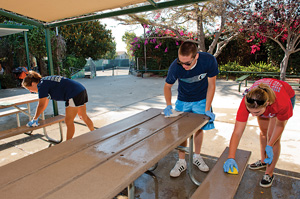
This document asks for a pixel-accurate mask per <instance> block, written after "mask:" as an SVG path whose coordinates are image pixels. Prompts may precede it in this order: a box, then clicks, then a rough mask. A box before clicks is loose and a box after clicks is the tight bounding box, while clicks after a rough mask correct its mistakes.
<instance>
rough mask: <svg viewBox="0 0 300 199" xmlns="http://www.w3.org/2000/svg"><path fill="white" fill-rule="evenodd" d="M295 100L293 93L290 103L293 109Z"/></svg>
mask: <svg viewBox="0 0 300 199" xmlns="http://www.w3.org/2000/svg"><path fill="white" fill-rule="evenodd" d="M295 102H296V95H294V97H292V98H291V103H292V106H293V109H294V106H295Z"/></svg>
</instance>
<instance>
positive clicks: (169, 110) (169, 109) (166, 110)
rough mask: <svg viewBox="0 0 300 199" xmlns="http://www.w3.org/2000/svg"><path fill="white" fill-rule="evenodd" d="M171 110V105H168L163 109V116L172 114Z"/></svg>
mask: <svg viewBox="0 0 300 199" xmlns="http://www.w3.org/2000/svg"><path fill="white" fill-rule="evenodd" d="M172 109H173V108H172V105H168V106H167V108H165V109H164V114H165V116H170V115H171V114H172V113H173V112H172Z"/></svg>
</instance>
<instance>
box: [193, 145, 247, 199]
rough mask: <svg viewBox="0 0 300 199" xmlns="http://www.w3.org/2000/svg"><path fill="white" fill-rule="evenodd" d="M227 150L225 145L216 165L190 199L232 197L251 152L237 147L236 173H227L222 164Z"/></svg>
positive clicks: (226, 198)
mask: <svg viewBox="0 0 300 199" xmlns="http://www.w3.org/2000/svg"><path fill="white" fill-rule="evenodd" d="M228 152H229V148H228V147H226V149H225V150H224V152H223V153H222V155H221V156H220V158H219V159H218V161H217V163H216V165H215V166H214V167H213V169H212V170H211V171H210V172H209V173H208V175H207V176H206V178H205V179H204V181H203V182H202V183H201V185H200V186H199V188H197V189H196V191H195V192H194V194H193V195H192V197H191V198H190V199H207V198H209V199H219V198H222V199H232V198H233V197H234V195H235V193H236V191H237V189H238V186H239V184H240V181H241V179H242V177H243V174H244V172H245V170H246V166H247V163H248V161H249V157H250V155H251V152H250V151H244V150H240V149H237V151H236V156H235V157H236V158H235V160H236V163H237V164H238V168H239V174H238V175H232V174H227V173H225V172H224V170H223V164H224V162H225V161H226V160H227V157H228Z"/></svg>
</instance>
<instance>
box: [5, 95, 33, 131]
mask: <svg viewBox="0 0 300 199" xmlns="http://www.w3.org/2000/svg"><path fill="white" fill-rule="evenodd" d="M38 100H39V98H38V95H37V94H31V93H29V94H23V95H17V96H12V97H3V98H1V99H0V109H8V108H11V107H13V108H14V109H10V110H8V111H2V112H1V113H0V117H4V116H8V115H12V114H16V115H17V124H18V126H20V118H19V113H24V114H25V115H27V116H28V117H29V120H31V115H30V103H33V102H37V101H38ZM24 104H26V105H27V108H24V107H20V106H21V105H24Z"/></svg>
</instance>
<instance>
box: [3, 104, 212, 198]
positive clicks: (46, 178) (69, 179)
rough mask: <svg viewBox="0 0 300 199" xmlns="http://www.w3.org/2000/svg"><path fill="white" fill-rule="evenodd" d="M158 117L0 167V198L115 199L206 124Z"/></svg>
mask: <svg viewBox="0 0 300 199" xmlns="http://www.w3.org/2000/svg"><path fill="white" fill-rule="evenodd" d="M161 112H162V110H161V109H148V110H146V111H143V112H141V113H138V114H136V115H134V116H131V117H128V118H126V119H123V120H120V121H118V122H115V123H113V124H110V125H107V126H104V127H102V128H100V129H97V130H95V131H92V132H89V133H86V134H83V135H81V136H78V137H76V138H74V139H72V140H69V141H66V142H63V143H61V144H58V145H56V146H53V147H50V148H48V149H45V150H43V151H40V152H37V153H35V154H33V155H30V156H27V157H25V158H22V159H20V160H17V161H15V162H12V163H10V164H7V165H4V166H2V167H0V173H1V178H0V195H1V197H3V198H14V199H16V198H22V199H25V198H30V199H32V198H55V199H58V198H63V199H66V198H72V199H77V198H78V199H79V198H80V199H82V198H89V199H92V198H97V199H99V198H103V199H107V198H113V197H114V196H116V195H117V194H118V193H120V192H121V191H122V190H123V189H124V188H126V187H127V186H128V185H129V184H130V183H132V182H133V181H134V180H136V179H137V178H138V177H139V176H140V175H142V174H143V173H144V172H145V171H147V170H148V169H149V168H150V167H152V166H153V165H154V164H155V163H157V162H158V161H159V160H160V159H162V158H163V157H164V156H166V155H167V154H168V153H169V152H170V151H172V150H173V149H174V148H176V147H177V146H178V145H180V144H181V143H182V142H183V141H185V140H186V139H187V138H189V137H190V136H191V135H192V134H193V133H195V132H196V131H197V130H199V128H201V127H202V126H203V125H204V124H206V122H207V121H208V119H209V118H208V117H207V116H204V115H199V114H193V113H183V114H182V115H180V116H178V117H174V118H165V117H164V116H163V115H161Z"/></svg>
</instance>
